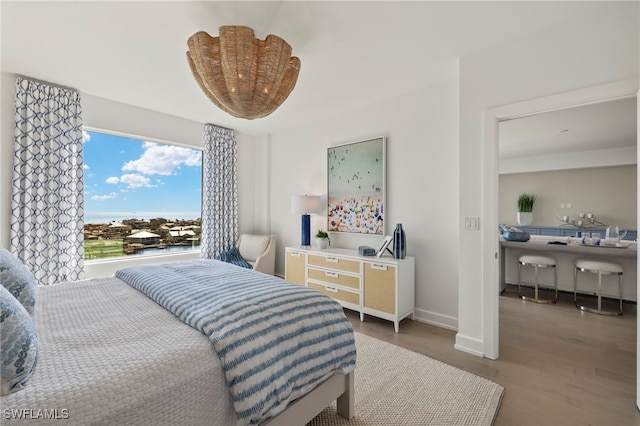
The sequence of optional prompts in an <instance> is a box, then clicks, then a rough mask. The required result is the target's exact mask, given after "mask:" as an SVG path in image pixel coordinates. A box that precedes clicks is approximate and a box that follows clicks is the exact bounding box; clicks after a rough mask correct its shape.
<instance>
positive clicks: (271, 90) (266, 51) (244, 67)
mask: <svg viewBox="0 0 640 426" xmlns="http://www.w3.org/2000/svg"><path fill="white" fill-rule="evenodd" d="M187 45H188V47H189V51H188V52H187V59H188V61H189V66H190V67H191V72H192V73H193V76H194V77H195V79H196V81H197V82H198V84H199V85H200V87H201V88H202V90H203V91H204V93H205V94H206V95H207V96H208V97H209V99H211V101H212V102H213V103H214V104H216V105H217V106H218V107H219V108H220V109H222V110H223V111H226V112H228V113H229V114H231V115H233V116H234V117H239V118H246V119H249V120H252V119H254V118H261V117H266V116H267V115H269V114H271V113H272V112H273V111H275V110H276V108H278V107H279V106H280V105H281V104H282V103H283V102H284V101H285V99H287V97H288V96H289V93H291V91H292V90H293V88H294V87H295V85H296V81H297V79H298V73H299V71H300V59H298V58H297V57H295V56H291V46H290V45H289V44H288V43H287V42H286V41H284V40H283V39H281V38H280V37H277V36H274V35H269V36H267V38H266V39H265V40H258V39H257V38H256V37H255V36H254V33H253V30H252V29H251V28H248V27H243V26H223V27H220V36H219V37H211V36H210V35H209V34H207V33H206V32H204V31H199V32H197V33H195V34H194V35H192V36H191V37H189V40H188V42H187Z"/></svg>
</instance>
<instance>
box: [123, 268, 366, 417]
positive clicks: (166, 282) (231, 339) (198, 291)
mask: <svg viewBox="0 0 640 426" xmlns="http://www.w3.org/2000/svg"><path fill="white" fill-rule="evenodd" d="M115 275H116V276H117V277H118V278H120V279H122V280H123V281H125V282H127V283H128V284H129V285H131V286H132V287H134V288H136V289H138V290H140V291H142V292H143V293H145V294H146V295H147V296H149V297H150V298H151V299H153V300H154V301H156V302H157V303H158V304H159V305H161V306H163V307H164V308H166V309H168V310H169V311H171V312H173V313H174V314H175V315H176V316H177V317H178V318H180V319H181V320H182V321H184V322H185V323H186V324H188V325H190V326H192V327H194V328H196V329H198V330H200V331H202V332H203V333H204V334H205V335H207V336H208V337H209V339H210V340H211V342H213V347H214V349H215V351H216V352H217V353H218V356H219V357H220V362H221V364H222V367H223V369H224V371H225V376H226V380H227V385H228V386H229V391H230V392H231V396H232V399H233V403H234V408H235V411H236V415H237V418H238V424H239V425H247V424H258V423H260V422H261V421H263V420H265V419H267V418H269V417H272V416H274V415H276V414H278V413H280V412H281V411H283V410H284V409H285V408H286V406H287V404H288V403H289V402H291V401H293V400H294V399H296V398H298V397H300V396H302V395H304V394H305V393H307V392H308V391H310V390H311V389H313V387H314V386H315V385H317V384H318V383H320V382H321V381H322V380H324V379H325V378H327V377H329V376H331V375H333V374H336V373H348V372H351V371H352V370H353V369H354V368H355V360H356V349H355V341H354V337H353V329H352V327H351V323H350V322H349V321H348V320H347V318H346V317H345V315H344V312H343V311H342V307H341V306H340V304H338V303H337V302H335V301H334V300H332V299H331V298H329V297H327V296H325V295H323V294H322V293H320V292H318V291H315V290H313V289H309V288H307V287H304V286H300V285H297V284H291V283H288V282H286V281H283V280H281V279H279V278H277V277H273V276H270V275H265V274H261V273H257V272H255V271H251V270H248V269H243V268H239V267H237V266H234V265H231V264H227V263H223V262H220V261H217V260H192V261H183V262H169V263H164V264H155V265H143V266H134V267H130V268H125V269H120V270H118V271H117V272H116V274H115Z"/></svg>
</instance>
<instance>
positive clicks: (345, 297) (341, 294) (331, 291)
mask: <svg viewBox="0 0 640 426" xmlns="http://www.w3.org/2000/svg"><path fill="white" fill-rule="evenodd" d="M309 287H310V288H314V289H316V290H318V291H320V292H322V293H324V294H326V295H327V296H329V297H331V298H332V299H336V300H341V301H343V302H348V303H353V304H354V305H359V304H360V295H359V294H358V293H352V292H350V291H346V290H342V289H339V288H335V287H331V286H324V285H321V284H315V283H309Z"/></svg>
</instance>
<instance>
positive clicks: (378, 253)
mask: <svg viewBox="0 0 640 426" xmlns="http://www.w3.org/2000/svg"><path fill="white" fill-rule="evenodd" d="M391 241H393V237H392V236H391V235H387V236H386V237H384V240H383V241H382V244H380V247H378V250H376V256H377V257H381V256H382V255H383V254H384V251H385V250H387V248H388V247H389V244H391Z"/></svg>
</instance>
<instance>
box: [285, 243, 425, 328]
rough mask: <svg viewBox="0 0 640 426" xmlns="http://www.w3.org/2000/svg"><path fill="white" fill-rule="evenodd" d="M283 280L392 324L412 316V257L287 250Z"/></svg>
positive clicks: (300, 249) (361, 314)
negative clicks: (322, 294)
mask: <svg viewBox="0 0 640 426" xmlns="http://www.w3.org/2000/svg"><path fill="white" fill-rule="evenodd" d="M285 252H286V264H285V279H286V280H288V281H291V282H295V283H297V284H303V285H306V286H308V287H311V288H315V289H316V290H319V291H321V292H323V293H324V294H326V295H328V296H330V297H332V298H333V299H335V300H337V301H338V302H339V303H340V304H342V306H344V307H345V308H348V309H352V310H354V311H357V312H360V320H364V315H365V314H367V315H373V316H376V317H379V318H383V319H386V320H389V321H393V323H394V327H395V330H396V332H398V328H399V323H400V320H402V319H403V318H406V317H408V316H409V315H411V317H412V318H413V314H414V304H415V303H414V302H415V272H414V271H415V261H414V258H413V257H406V258H405V259H394V258H391V257H380V258H378V257H374V256H360V255H359V254H358V252H357V251H355V250H347V249H335V248H334V249H326V250H319V249H313V248H297V247H287V248H286V249H285Z"/></svg>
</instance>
